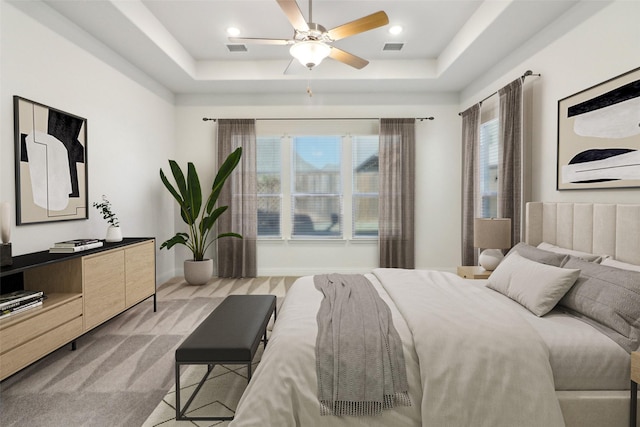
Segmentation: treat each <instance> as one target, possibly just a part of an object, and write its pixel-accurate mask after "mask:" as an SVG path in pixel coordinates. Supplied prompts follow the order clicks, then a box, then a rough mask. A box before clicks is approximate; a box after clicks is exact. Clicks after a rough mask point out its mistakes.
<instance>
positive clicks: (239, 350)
mask: <svg viewBox="0 0 640 427" xmlns="http://www.w3.org/2000/svg"><path fill="white" fill-rule="evenodd" d="M275 307H276V297H275V295H229V296H228V297H226V298H225V299H224V301H222V302H221V303H220V305H219V306H218V307H216V308H215V309H214V310H213V312H212V313H211V314H210V315H209V316H208V317H207V318H206V319H204V320H203V321H202V323H200V325H198V327H197V328H196V329H195V330H194V331H193V332H192V333H191V335H189V336H188V337H187V338H186V339H185V340H184V342H183V343H182V344H181V345H180V347H178V349H177V350H176V362H195V363H208V362H250V361H251V359H253V355H254V354H255V352H256V349H257V348H258V345H259V344H260V339H261V338H262V336H263V335H264V331H265V328H266V327H267V323H268V322H269V319H270V318H271V314H272V313H273V312H274V310H275Z"/></svg>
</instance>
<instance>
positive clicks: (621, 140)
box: [556, 68, 640, 190]
mask: <svg viewBox="0 0 640 427" xmlns="http://www.w3.org/2000/svg"><path fill="white" fill-rule="evenodd" d="M632 187H640V68H636V69H634V70H631V71H628V72H626V73H624V74H621V75H619V76H616V77H613V78H611V79H609V80H607V81H605V82H602V83H599V84H597V85H595V86H592V87H590V88H588V89H585V90H583V91H581V92H578V93H575V94H573V95H571V96H568V97H566V98H563V99H561V100H559V101H558V149H557V168H556V189H557V190H593V189H608V188H632Z"/></svg>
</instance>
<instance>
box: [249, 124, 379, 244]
mask: <svg viewBox="0 0 640 427" xmlns="http://www.w3.org/2000/svg"><path fill="white" fill-rule="evenodd" d="M301 133H302V132H301ZM319 133H323V132H319ZM324 133H327V132H324ZM256 166H257V180H258V187H257V189H258V237H259V238H261V239H269V238H284V239H351V238H357V239H367V238H369V239H371V238H376V237H377V235H378V135H377V134H376V135H357V136H342V135H296V136H283V137H280V136H262V135H260V134H258V136H257V165H256Z"/></svg>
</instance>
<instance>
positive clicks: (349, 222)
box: [257, 129, 379, 242]
mask: <svg viewBox="0 0 640 427" xmlns="http://www.w3.org/2000/svg"><path fill="white" fill-rule="evenodd" d="M328 135H330V133H324V134H319V135H315V134H309V133H308V132H298V133H297V134H295V135H293V134H284V135H282V134H280V135H275V134H267V133H258V135H257V139H258V140H260V139H262V138H280V156H281V166H282V168H281V172H280V176H281V181H280V184H281V185H280V190H281V193H280V194H279V195H276V194H269V195H267V194H266V193H265V194H260V196H263V197H265V196H279V197H280V200H281V204H280V235H279V236H270V235H258V236H257V238H258V240H283V241H290V242H298V241H315V242H320V241H363V242H364V241H377V238H378V234H377V232H376V234H375V235H371V236H363V235H356V232H355V218H354V215H355V210H354V204H355V198H357V197H363V196H366V197H379V193H356V192H355V191H354V179H355V175H356V174H355V173H354V172H355V168H354V165H353V164H352V158H353V155H354V151H353V150H354V142H353V141H354V138H353V137H352V134H351V133H349V132H344V131H342V132H334V133H333V136H339V137H340V138H341V139H340V145H341V147H342V149H341V159H340V161H341V168H340V191H341V194H340V193H338V194H336V193H320V194H318V193H295V192H294V190H295V170H294V154H295V151H294V138H295V137H299V136H301V137H303V136H328ZM357 136H365V137H376V138H379V134H378V133H377V129H376V132H375V133H373V132H370V133H362V134H358V135H357ZM286 180H288V181H289V182H286ZM285 189H286V190H287V191H285ZM304 196H312V197H313V196H338V198H339V203H340V215H341V224H340V233H339V235H337V236H314V235H299V236H294V235H293V226H294V207H295V203H294V197H304ZM376 231H377V230H376Z"/></svg>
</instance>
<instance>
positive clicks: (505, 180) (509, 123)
mask: <svg viewBox="0 0 640 427" xmlns="http://www.w3.org/2000/svg"><path fill="white" fill-rule="evenodd" d="M498 94H499V95H500V148H501V151H502V161H501V163H500V165H499V167H498V174H499V178H498V216H499V217H501V218H511V246H514V245H515V244H516V243H518V242H520V237H521V236H520V228H521V227H520V225H521V219H522V78H518V79H517V80H514V81H513V82H511V83H509V84H508V85H507V86H505V87H503V88H502V89H500V90H499V91H498Z"/></svg>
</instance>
